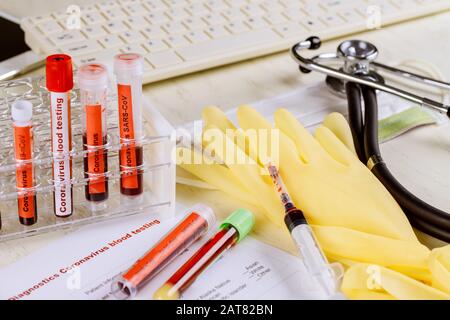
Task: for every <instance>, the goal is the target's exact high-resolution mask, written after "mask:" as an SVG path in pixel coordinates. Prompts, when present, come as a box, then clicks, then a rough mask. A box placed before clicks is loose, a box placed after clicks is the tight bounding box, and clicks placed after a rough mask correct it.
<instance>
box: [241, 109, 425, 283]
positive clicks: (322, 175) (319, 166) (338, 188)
mask: <svg viewBox="0 0 450 320" xmlns="http://www.w3.org/2000/svg"><path fill="white" fill-rule="evenodd" d="M238 121H239V124H240V126H241V127H242V128H244V129H246V128H257V129H269V128H271V127H272V126H271V125H270V123H268V122H267V121H266V120H265V119H264V118H263V117H262V116H261V115H260V114H259V113H258V112H257V111H256V110H254V109H253V108H251V107H248V106H243V107H240V108H239V109H238ZM275 123H276V124H277V127H278V128H280V129H281V131H282V134H280V174H281V176H282V178H283V180H284V182H285V184H286V186H287V188H288V190H289V192H290V194H291V196H292V198H293V200H294V202H295V203H296V204H297V206H298V207H299V208H301V209H302V210H303V211H304V212H305V215H306V217H307V219H308V221H309V222H310V223H311V224H312V227H313V230H314V232H315V234H316V236H317V238H318V240H319V242H320V244H321V245H322V248H323V249H324V251H325V253H326V254H327V256H328V257H329V258H331V259H333V260H337V261H340V262H343V263H345V262H348V261H356V262H361V261H362V262H368V263H374V264H379V265H382V266H386V267H389V268H393V269H395V270H399V271H401V272H404V273H406V274H408V275H410V276H412V277H415V278H417V279H420V280H424V281H430V275H429V270H428V265H427V257H428V254H429V250H428V249H427V248H426V247H425V246H423V245H421V244H420V243H419V242H418V240H417V238H416V236H415V234H414V232H413V230H412V228H411V226H410V224H409V222H408V220H407V219H406V217H405V215H404V213H403V212H402V210H401V209H400V207H399V206H398V205H397V203H396V202H395V200H394V199H393V198H392V196H391V195H390V194H389V193H388V192H387V190H386V189H385V188H384V186H383V185H382V184H381V183H380V182H379V181H378V180H377V179H376V178H375V177H374V176H373V175H372V173H371V172H370V171H369V170H368V169H367V168H366V167H365V166H364V165H362V164H361V163H360V162H359V161H358V159H357V158H356V157H355V155H354V154H353V153H352V152H351V151H349V150H348V148H346V147H345V145H344V144H343V143H342V142H341V141H340V140H339V139H338V138H337V137H336V135H334V134H332V133H331V131H330V130H329V129H328V128H327V127H325V126H320V127H319V128H318V129H317V131H316V137H315V138H314V137H313V136H311V135H310V134H309V132H307V131H306V129H305V128H303V126H301V125H300V124H299V123H298V121H297V120H296V119H295V118H294V117H293V116H292V115H291V114H289V112H287V111H286V110H284V109H280V110H278V111H277V112H276V113H275ZM283 133H284V134H283Z"/></svg>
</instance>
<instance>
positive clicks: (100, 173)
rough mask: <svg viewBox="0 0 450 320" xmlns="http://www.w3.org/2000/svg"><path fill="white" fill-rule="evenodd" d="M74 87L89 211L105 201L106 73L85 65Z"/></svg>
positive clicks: (97, 67)
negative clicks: (79, 110) (78, 102)
mask: <svg viewBox="0 0 450 320" xmlns="http://www.w3.org/2000/svg"><path fill="white" fill-rule="evenodd" d="M77 76H78V86H79V87H80V100H81V107H82V109H83V113H82V124H83V149H84V150H87V151H88V153H87V154H86V155H85V157H84V177H85V178H86V179H88V181H87V183H86V186H85V195H86V199H87V200H88V201H89V202H90V204H91V209H93V210H97V209H102V208H103V206H102V204H104V202H103V201H104V200H106V199H108V178H107V177H106V173H107V172H108V153H107V149H105V145H106V144H107V136H106V134H107V124H106V112H105V111H106V94H107V89H108V71H107V69H106V67H105V66H103V65H101V64H85V65H82V66H81V67H80V68H79V69H78V73H77Z"/></svg>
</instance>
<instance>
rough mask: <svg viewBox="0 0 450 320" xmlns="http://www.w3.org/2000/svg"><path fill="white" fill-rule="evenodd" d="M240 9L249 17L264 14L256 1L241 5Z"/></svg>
mask: <svg viewBox="0 0 450 320" xmlns="http://www.w3.org/2000/svg"><path fill="white" fill-rule="evenodd" d="M242 11H243V12H244V13H245V14H246V15H247V16H249V17H260V16H262V15H265V14H266V11H265V10H264V9H263V8H262V7H261V6H260V5H259V4H256V3H249V4H246V5H245V6H243V7H242Z"/></svg>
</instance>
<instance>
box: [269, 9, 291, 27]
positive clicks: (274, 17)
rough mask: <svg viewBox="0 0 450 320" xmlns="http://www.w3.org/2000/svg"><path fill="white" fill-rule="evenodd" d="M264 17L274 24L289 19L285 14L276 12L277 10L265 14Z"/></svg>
mask: <svg viewBox="0 0 450 320" xmlns="http://www.w3.org/2000/svg"><path fill="white" fill-rule="evenodd" d="M264 19H265V20H266V21H267V22H268V23H270V24H272V25H276V24H281V23H286V22H287V19H286V17H285V16H284V15H283V14H281V13H276V12H273V13H269V14H267V15H265V16H264Z"/></svg>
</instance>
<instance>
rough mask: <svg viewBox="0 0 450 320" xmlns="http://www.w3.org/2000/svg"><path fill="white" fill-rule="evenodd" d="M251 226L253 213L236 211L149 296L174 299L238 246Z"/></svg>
mask: <svg viewBox="0 0 450 320" xmlns="http://www.w3.org/2000/svg"><path fill="white" fill-rule="evenodd" d="M254 224H255V217H254V216H253V213H251V212H250V211H248V210H246V209H238V210H236V211H234V212H233V213H232V214H230V215H229V216H228V217H227V218H226V219H225V220H224V221H223V222H222V223H221V225H220V227H219V231H218V232H217V233H216V234H215V235H214V236H213V237H212V238H211V239H209V240H208V241H207V242H206V243H205V244H204V245H203V246H202V247H201V248H200V249H198V250H197V252H195V253H194V255H193V256H192V257H191V258H190V259H189V260H188V261H187V262H186V263H185V264H183V265H182V266H181V267H180V268H179V269H178V270H177V271H176V272H175V273H174V274H173V275H172V276H171V277H170V278H169V280H167V281H166V283H164V284H163V285H162V286H161V287H160V288H159V289H158V290H157V291H156V292H155V294H154V295H153V298H154V299H158V300H177V299H179V298H180V296H181V294H182V293H183V292H184V291H185V290H186V289H187V288H188V287H189V286H190V285H191V284H192V283H193V282H194V281H195V280H196V279H197V278H198V277H199V276H200V274H201V273H202V272H203V271H204V270H205V269H206V268H207V267H208V266H209V265H211V264H212V263H214V262H215V261H216V260H217V259H218V258H219V257H221V256H222V255H223V254H224V253H225V251H227V250H228V249H230V248H231V247H233V246H234V245H236V244H237V243H239V242H240V241H241V240H242V239H244V238H245V236H246V235H247V234H248V233H249V232H250V231H251V230H252V228H253V225H254Z"/></svg>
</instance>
